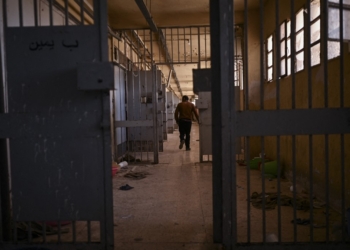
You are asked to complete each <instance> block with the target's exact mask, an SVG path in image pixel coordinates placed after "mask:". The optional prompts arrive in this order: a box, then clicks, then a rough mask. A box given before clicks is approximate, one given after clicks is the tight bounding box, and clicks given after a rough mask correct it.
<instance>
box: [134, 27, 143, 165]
mask: <svg viewBox="0 0 350 250" xmlns="http://www.w3.org/2000/svg"><path fill="white" fill-rule="evenodd" d="M137 34H139V32H137ZM139 53H140V54H141V46H140V39H137V55H139ZM141 63H142V62H141V60H140V56H137V65H138V67H137V69H138V74H137V75H138V89H139V91H138V92H139V104H140V106H139V119H140V120H142V117H141V114H142V102H140V98H141V96H142V94H141V93H142V87H141ZM139 131H140V144H139V145H140V151H141V152H140V154H141V157H140V158H141V159H142V154H143V150H142V128H141V127H140V128H139ZM135 161H136V157H135Z"/></svg>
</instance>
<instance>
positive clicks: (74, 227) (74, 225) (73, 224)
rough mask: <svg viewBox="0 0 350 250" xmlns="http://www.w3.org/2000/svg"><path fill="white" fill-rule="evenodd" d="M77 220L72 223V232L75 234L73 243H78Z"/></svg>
mask: <svg viewBox="0 0 350 250" xmlns="http://www.w3.org/2000/svg"><path fill="white" fill-rule="evenodd" d="M76 224H77V222H76V221H73V223H72V234H73V239H72V241H73V243H76V242H77V225H76Z"/></svg>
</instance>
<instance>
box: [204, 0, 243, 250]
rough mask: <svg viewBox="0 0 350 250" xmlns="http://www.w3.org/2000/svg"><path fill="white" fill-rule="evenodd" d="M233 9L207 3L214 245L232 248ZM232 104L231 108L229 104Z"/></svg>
mask: <svg viewBox="0 0 350 250" xmlns="http://www.w3.org/2000/svg"><path fill="white" fill-rule="evenodd" d="M233 20H234V6H233V2H232V0H210V27H211V32H210V35H211V55H212V56H211V67H212V68H211V72H212V78H213V79H216V84H214V85H213V86H212V93H211V94H212V97H211V100H212V104H213V105H212V107H213V109H212V123H213V124H212V134H213V135H215V140H213V142H212V143H213V145H212V146H213V217H214V242H222V243H223V244H224V245H225V247H226V248H227V249H232V247H233V246H234V245H236V242H237V218H236V215H237V207H236V202H237V200H236V198H237V197H236V196H237V193H236V173H235V170H236V169H235V167H236V166H235V152H234V151H235V149H236V147H235V141H236V137H235V134H234V132H235V130H234V129H233V124H234V123H235V116H236V112H235V102H234V86H233V85H232V84H227V83H233V80H234V75H233V71H232V68H233V58H234V51H233V41H234V29H233ZM230 104H232V105H230Z"/></svg>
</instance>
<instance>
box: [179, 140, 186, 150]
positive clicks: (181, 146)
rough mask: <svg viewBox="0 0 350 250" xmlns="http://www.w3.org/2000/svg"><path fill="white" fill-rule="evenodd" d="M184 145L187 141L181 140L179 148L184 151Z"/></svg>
mask: <svg viewBox="0 0 350 250" xmlns="http://www.w3.org/2000/svg"><path fill="white" fill-rule="evenodd" d="M184 144H185V140H181V141H180V146H179V149H182V148H183V146H184Z"/></svg>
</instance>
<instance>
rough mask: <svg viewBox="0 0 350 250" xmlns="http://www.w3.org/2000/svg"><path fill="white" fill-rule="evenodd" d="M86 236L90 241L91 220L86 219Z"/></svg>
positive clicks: (89, 241)
mask: <svg viewBox="0 0 350 250" xmlns="http://www.w3.org/2000/svg"><path fill="white" fill-rule="evenodd" d="M87 237H88V243H91V221H87Z"/></svg>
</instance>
